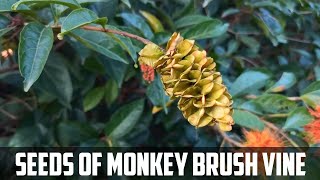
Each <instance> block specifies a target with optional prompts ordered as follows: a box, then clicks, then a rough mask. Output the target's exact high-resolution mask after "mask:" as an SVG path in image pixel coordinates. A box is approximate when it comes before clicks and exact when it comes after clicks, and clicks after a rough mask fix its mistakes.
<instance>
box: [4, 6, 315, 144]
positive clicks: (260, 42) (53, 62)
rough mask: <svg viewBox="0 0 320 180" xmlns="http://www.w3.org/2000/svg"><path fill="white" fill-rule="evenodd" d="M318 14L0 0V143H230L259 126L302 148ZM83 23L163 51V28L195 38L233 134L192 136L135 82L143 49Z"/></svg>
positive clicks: (160, 95) (160, 96) (156, 89)
mask: <svg viewBox="0 0 320 180" xmlns="http://www.w3.org/2000/svg"><path fill="white" fill-rule="evenodd" d="M319 15H320V3H318V2H317V1H310V0H277V1H276V0H263V1H260V0H259V1H258V0H237V1H234V0H233V1H232V0H225V1H223V0H205V1H203V0H174V1H172V0H121V1H119V0H103V1H102V0H94V1H93V0H20V1H19V0H5V1H0V42H1V43H0V51H1V67H0V124H1V125H0V144H1V146H102V147H106V146H220V145H226V144H227V145H228V144H231V145H239V143H240V144H241V143H244V142H246V140H245V138H246V137H245V135H244V132H247V131H251V130H254V132H257V131H263V130H266V129H270V130H272V131H274V132H277V133H279V134H278V135H277V137H281V138H283V139H284V140H285V144H286V145H287V146H309V145H310V146H311V145H312V143H314V142H306V141H307V139H306V138H305V137H306V134H307V132H306V129H308V128H304V126H305V125H307V124H309V123H310V122H312V121H313V119H314V117H313V116H312V115H310V114H309V111H308V109H315V108H316V107H317V106H320V34H319V30H320V28H319V27H320V25H319ZM88 26H90V27H93V29H95V30H97V29H100V30H101V29H102V31H104V28H106V29H108V30H111V31H117V32H120V31H121V32H122V31H124V32H128V33H131V34H135V35H137V36H139V37H143V38H145V39H149V40H150V41H152V42H154V43H156V44H158V45H160V46H162V47H163V48H164V47H165V44H166V42H167V41H168V39H169V37H170V36H171V34H172V33H173V32H180V33H181V35H182V36H184V37H185V38H188V39H195V40H196V44H197V46H199V47H201V48H202V49H205V50H206V51H207V53H208V54H207V55H208V56H211V57H213V58H214V59H215V61H216V62H217V69H218V70H219V71H220V72H221V74H222V77H223V80H224V82H225V84H226V86H227V87H228V89H229V91H230V93H231V95H232V96H233V101H234V105H233V108H234V110H235V113H234V115H233V118H234V120H235V123H236V125H235V126H234V128H233V130H232V131H231V132H229V133H228V134H225V133H223V132H220V131H218V130H216V129H214V128H211V127H207V128H199V129H195V128H194V127H193V126H191V125H190V124H189V123H188V122H187V121H186V120H185V119H184V118H183V116H182V114H181V112H180V111H179V110H178V108H177V102H176V101H170V100H169V98H168V97H167V96H166V95H165V93H164V90H163V88H162V87H161V83H160V80H159V77H158V75H156V76H155V79H154V81H153V82H151V83H149V82H147V81H145V80H144V79H143V78H142V73H141V71H140V69H139V68H137V66H138V64H137V59H138V58H137V53H138V52H139V51H140V50H141V49H142V48H143V47H144V44H143V43H141V42H140V41H138V40H136V38H129V37H127V36H122V35H121V33H120V34H115V33H110V31H108V33H106V32H101V31H95V30H94V31H93V30H90V29H86V28H84V27H88ZM24 91H26V92H24ZM244 129H245V131H244ZM223 138H225V140H226V143H222V144H221V142H222V140H223ZM234 141H237V142H239V143H234Z"/></svg>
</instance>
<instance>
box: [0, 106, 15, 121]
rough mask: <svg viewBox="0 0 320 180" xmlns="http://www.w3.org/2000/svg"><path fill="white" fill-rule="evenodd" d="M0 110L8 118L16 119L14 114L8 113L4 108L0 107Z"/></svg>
mask: <svg viewBox="0 0 320 180" xmlns="http://www.w3.org/2000/svg"><path fill="white" fill-rule="evenodd" d="M0 112H1V113H2V114H4V115H6V116H8V117H9V118H10V119H12V120H17V119H18V118H17V117H16V116H15V115H13V114H11V113H9V112H8V111H6V110H4V109H2V108H0Z"/></svg>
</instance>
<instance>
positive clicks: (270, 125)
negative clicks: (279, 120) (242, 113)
mask: <svg viewBox="0 0 320 180" xmlns="http://www.w3.org/2000/svg"><path fill="white" fill-rule="evenodd" d="M260 120H261V121H262V122H263V123H264V124H265V125H266V126H267V127H269V128H270V129H273V130H274V131H276V132H278V133H279V134H281V135H282V137H284V138H286V139H287V140H288V141H289V142H290V143H291V144H292V145H293V147H295V148H297V149H298V150H299V151H301V148H300V146H299V145H298V144H297V143H296V142H294V141H293V140H292V139H291V138H290V137H289V136H288V135H287V134H286V133H285V132H284V131H283V130H282V129H280V128H278V127H277V126H275V125H274V124H272V123H270V122H268V121H266V120H264V119H262V118H260Z"/></svg>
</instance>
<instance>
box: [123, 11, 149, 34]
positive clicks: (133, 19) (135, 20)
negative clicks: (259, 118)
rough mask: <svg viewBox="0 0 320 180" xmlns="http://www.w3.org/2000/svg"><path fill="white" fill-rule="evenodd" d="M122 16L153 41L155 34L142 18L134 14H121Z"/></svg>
mask: <svg viewBox="0 0 320 180" xmlns="http://www.w3.org/2000/svg"><path fill="white" fill-rule="evenodd" d="M120 16H121V17H122V18H123V19H125V20H126V21H127V22H128V23H129V24H130V25H132V26H133V27H135V28H137V29H139V30H140V31H141V32H142V33H143V35H144V36H145V37H146V38H148V39H152V37H153V33H152V31H151V29H150V26H149V25H148V24H147V23H146V22H145V20H144V19H143V18H142V17H141V16H139V15H136V14H132V13H121V14H120Z"/></svg>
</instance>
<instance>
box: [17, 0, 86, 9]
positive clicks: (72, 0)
mask: <svg viewBox="0 0 320 180" xmlns="http://www.w3.org/2000/svg"><path fill="white" fill-rule="evenodd" d="M31 3H42V4H61V5H64V6H68V7H70V8H73V9H77V8H79V7H81V6H80V5H79V3H78V2H77V1H76V0H20V1H18V2H17V3H15V4H13V5H12V9H13V10H16V9H17V8H18V6H20V5H21V4H31Z"/></svg>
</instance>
